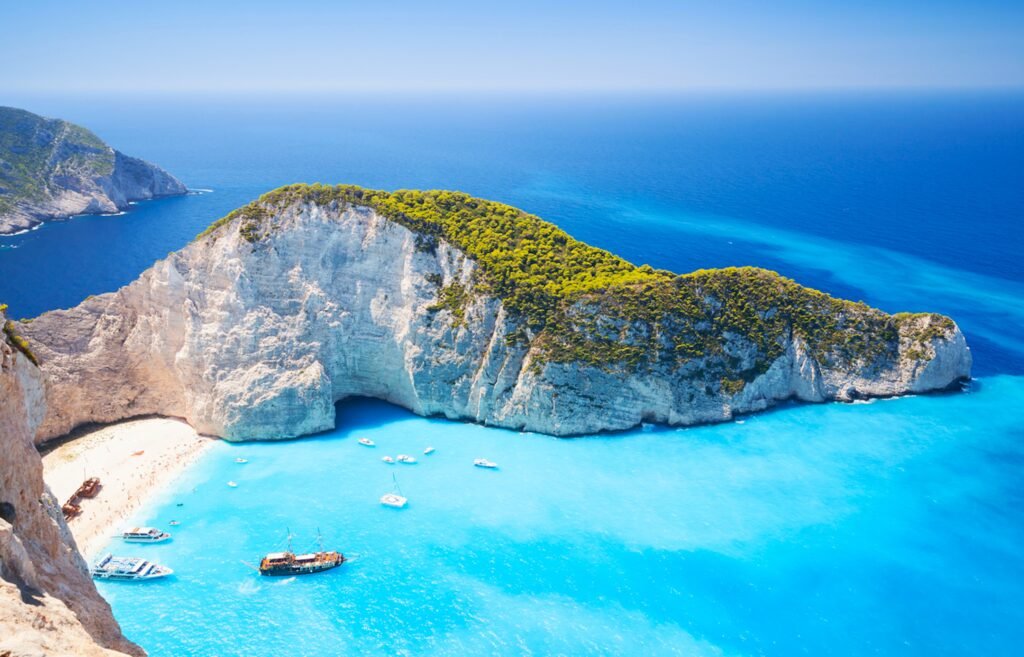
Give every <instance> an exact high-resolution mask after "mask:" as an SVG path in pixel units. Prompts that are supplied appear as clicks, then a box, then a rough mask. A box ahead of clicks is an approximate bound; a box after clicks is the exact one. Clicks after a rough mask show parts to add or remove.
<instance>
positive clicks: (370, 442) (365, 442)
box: [359, 438, 377, 447]
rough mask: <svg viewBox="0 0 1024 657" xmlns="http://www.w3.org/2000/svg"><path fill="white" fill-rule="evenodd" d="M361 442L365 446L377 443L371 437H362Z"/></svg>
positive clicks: (372, 445)
mask: <svg viewBox="0 0 1024 657" xmlns="http://www.w3.org/2000/svg"><path fill="white" fill-rule="evenodd" d="M359 444H360V445H362V446H364V447H374V446H375V445H376V444H377V443H375V442H373V441H372V440H370V439H369V438H360V439H359Z"/></svg>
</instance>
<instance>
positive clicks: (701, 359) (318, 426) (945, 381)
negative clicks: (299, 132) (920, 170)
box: [19, 186, 971, 440]
mask: <svg viewBox="0 0 1024 657" xmlns="http://www.w3.org/2000/svg"><path fill="white" fill-rule="evenodd" d="M19 328H20V330H22V331H23V332H24V334H25V335H26V336H27V337H28V338H29V340H30V342H31V344H32V347H33V349H35V351H36V353H37V354H38V355H39V357H40V359H41V361H42V363H43V370H44V371H45V372H46V373H47V374H48V382H47V386H48V394H47V397H48V400H49V405H48V408H47V413H46V417H45V419H44V420H43V423H42V425H41V427H40V431H39V434H38V439H39V440H43V439H46V438H49V437H53V436H57V435H61V434H63V433H66V432H67V431H69V430H70V429H72V428H73V427H75V426H77V425H79V424H82V423H85V422H112V421H115V420H119V419H122V418H126V417H130V416H134V415H142V414H160V415H172V416H180V417H183V418H185V419H187V420H188V421H189V422H190V423H191V424H192V425H193V426H194V427H196V428H197V429H198V430H199V431H201V432H204V433H209V434H215V435H219V436H223V437H225V438H228V439H275V438H286V437H294V436H300V435H303V434H309V433H313V432H317V431H321V430H325V429H329V428H331V427H333V426H334V420H335V418H334V404H335V402H337V401H339V400H341V399H343V398H345V397H348V396H352V395H360V396H368V397H376V398H380V399H384V400H387V401H390V402H392V403H395V404H398V405H400V406H403V407H405V408H407V409H410V410H412V411H413V412H415V413H419V414H421V415H443V416H447V417H449V418H453V419H463V420H470V421H474V422H481V423H485V424H489V425H495V426H500V427H509V428H514V429H527V430H531V431H538V432H543V433H548V434H553V435H558V436H569V435H577V434H586V433H593V432H598V431H603V430H620V429H628V428H630V427H634V426H636V425H637V424H638V423H640V422H662V423H668V424H675V425H686V424H694V423H702V422H716V421H723V420H727V419H729V418H731V417H733V416H734V415H735V414H737V413H748V412H752V411H758V410H762V409H765V408H768V407H769V406H772V405H773V404H775V403H777V402H779V401H781V400H787V399H799V400H804V401H812V402H820V401H826V400H836V399H847V400H848V399H855V398H859V397H877V396H891V395H899V394H903V393H908V392H923V391H929V390H940V389H945V388H949V387H950V386H953V385H955V384H956V383H957V382H958V381H960V380H962V379H964V378H966V377H968V376H969V374H970V366H971V358H970V352H969V350H968V348H967V346H966V343H965V340H964V337H963V335H962V334H961V333H960V331H959V329H958V328H957V327H956V325H955V324H954V323H953V322H952V320H950V319H948V318H946V317H942V316H939V315H932V314H921V315H895V316H890V315H886V314H885V313H882V312H880V311H878V310H874V309H872V308H869V307H867V306H865V305H864V304H860V303H852V302H846V301H840V300H837V299H833V298H831V297H829V296H827V295H825V294H823V293H820V292H816V291H814V290H809V289H807V288H804V287H801V286H799V285H797V284H796V283H794V282H792V281H790V280H788V279H785V278H783V277H781V276H779V275H778V274H775V273H774V272H769V271H765V270H759V269H752V268H740V269H726V270H706V271H700V272H695V273H693V274H687V275H683V276H677V275H675V274H671V273H669V272H663V271H656V270H652V269H650V268H648V267H640V268H638V267H634V266H633V265H630V264H629V263H626V262H625V261H622V260H621V259H618V258H615V257H614V256H612V255H611V254H608V253H606V252H603V251H599V250H597V249H593V248H592V247H588V246H586V245H583V244H581V243H579V242H576V241H574V240H572V238H571V237H569V236H568V235H566V234H565V233H563V232H561V231H559V230H558V229H557V228H555V227H553V226H551V225H550V224H547V223H545V222H543V221H541V220H539V219H537V218H536V217H532V216H530V215H526V214H523V213H521V212H519V211H517V210H514V209H512V208H509V207H508V206H503V205H500V204H495V203H490V202H487V201H481V200H479V199H473V198H471V197H468V196H465V195H461V194H453V193H448V192H425V193H424V192H415V193H414V192H396V193H394V194H387V193H383V192H371V191H368V190H361V189H359V188H352V187H338V188H330V187H321V186H313V187H307V186H293V187H288V188H282V189H281V190H278V191H276V192H273V193H271V194H268V195H265V196H264V197H263V198H261V199H260V200H259V201H257V202H254V203H253V204H251V205H249V206H247V207H246V208H243V209H241V210H239V211H236V212H235V213H232V214H231V215H229V216H228V217H226V218H225V219H224V220H222V221H221V222H218V223H217V224H216V225H215V226H213V227H212V228H211V230H210V231H208V232H207V233H206V234H204V235H202V236H200V238H198V239H197V240H196V241H195V242H193V243H192V244H190V245H189V246H187V247H186V248H184V249H182V250H181V251H179V252H177V253H174V254H171V255H170V256H169V257H168V258H167V259H165V260H161V261H159V262H157V263H156V264H155V265H154V266H153V267H152V268H151V269H149V270H147V271H146V272H145V273H143V274H142V276H141V277H140V278H139V279H138V280H136V281H135V282H133V283H131V284H130V285H128V286H126V287H124V288H122V289H121V290H119V291H117V292H115V293H112V294H104V295H100V296H97V297H93V298H90V299H88V300H86V301H84V302H83V303H82V304H81V305H79V306H78V307H76V308H72V309H70V310H63V311H54V312H50V313H46V314H44V315H42V316H41V317H38V318H36V319H35V320H33V321H32V322H31V323H28V324H24V325H22V326H20V327H19Z"/></svg>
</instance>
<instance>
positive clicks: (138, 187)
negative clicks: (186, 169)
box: [0, 107, 188, 235]
mask: <svg viewBox="0 0 1024 657" xmlns="http://www.w3.org/2000/svg"><path fill="white" fill-rule="evenodd" d="M187 191H188V190H187V189H186V188H185V185H183V184H182V183H181V182H180V181H179V180H178V179H177V178H175V177H174V176H172V175H171V174H169V173H167V172H166V171H164V170H163V169H161V168H160V167H158V166H155V165H153V164H150V163H149V162H145V161H143V160H140V159H138V158H134V157H130V156H128V155H125V154H124V153H121V152H120V151H117V150H114V149H113V148H111V147H110V146H108V145H107V144H105V143H104V142H103V141H102V140H101V139H100V138H99V137H97V136H96V135H94V134H93V133H92V132H90V131H89V130H87V129H85V128H83V127H81V126H78V125H75V124H73V123H68V122H67V121H61V120H59V119H47V118H44V117H41V116H39V115H36V114H33V113H31V112H27V111H25V110H21V109H16V108H13V107H0V235H3V234H11V233H18V232H21V231H25V230H29V229H31V228H33V227H35V226H38V225H39V224H40V223H42V222H44V221H53V220H59V219H66V218H68V217H70V216H73V215H79V214H101V213H111V212H119V211H122V210H125V209H126V208H127V207H128V205H129V203H131V202H132V201H141V200H147V199H151V198H158V197H162V196H177V195H181V194H185V193H186V192H187Z"/></svg>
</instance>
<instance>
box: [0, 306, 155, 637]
mask: <svg viewBox="0 0 1024 657" xmlns="http://www.w3.org/2000/svg"><path fill="white" fill-rule="evenodd" d="M5 324H6V317H5V316H4V307H3V306H0V325H5ZM11 333H12V331H11V329H8V330H7V331H5V332H4V333H3V334H0V655H76V656H83V657H93V656H96V657H99V656H106V657H114V656H115V655H124V654H126V653H127V654H132V655H142V654H145V653H143V651H142V650H141V649H140V648H139V647H138V646H136V645H135V644H133V643H131V642H129V641H128V640H127V639H125V638H124V637H123V636H122V635H121V630H120V628H119V627H118V624H117V621H115V620H114V617H113V615H112V614H111V611H110V606H109V605H108V604H107V603H106V601H105V600H104V599H103V598H101V597H100V595H99V593H98V592H97V591H96V587H95V586H94V585H93V582H92V579H91V578H90V577H89V575H88V573H87V571H86V564H85V562H84V561H83V560H82V557H81V556H79V553H78V548H77V547H76V546H75V542H74V539H73V538H72V537H71V534H70V533H69V532H68V528H67V525H65V524H64V518H63V516H62V515H61V511H60V504H59V503H58V502H57V501H56V500H55V499H54V498H53V495H51V494H50V491H49V489H48V488H47V487H46V485H45V483H44V482H43V464H42V461H41V460H40V458H39V453H38V452H37V451H36V449H35V446H34V445H33V443H32V437H33V435H34V433H35V429H36V426H37V425H38V423H39V422H40V420H42V416H43V414H44V412H45V405H46V402H45V400H44V399H43V377H42V374H41V373H40V372H39V370H38V369H37V368H36V366H35V365H34V364H33V363H32V362H31V358H30V355H29V354H26V353H25V352H24V351H22V349H23V348H24V345H23V343H20V342H19V341H18V339H17V336H16V335H11ZM29 353H30V352H29Z"/></svg>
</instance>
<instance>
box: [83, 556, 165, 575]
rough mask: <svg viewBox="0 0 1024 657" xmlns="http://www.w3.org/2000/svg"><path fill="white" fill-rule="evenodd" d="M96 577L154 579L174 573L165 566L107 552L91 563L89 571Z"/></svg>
mask: <svg viewBox="0 0 1024 657" xmlns="http://www.w3.org/2000/svg"><path fill="white" fill-rule="evenodd" d="M90 572H91V573H92V576H93V577H95V578H96V579H125V580H138V579H156V578H158V577H166V576H168V575H171V574H173V573H174V571H173V570H171V569H170V568H168V567H167V566H161V565H160V564H156V563H153V562H151V561H146V560H145V559H140V558H138V557H115V556H114V555H112V554H108V555H107V556H105V557H103V558H102V559H100V560H99V561H97V562H96V563H94V564H93V566H92V569H91V571H90Z"/></svg>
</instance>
